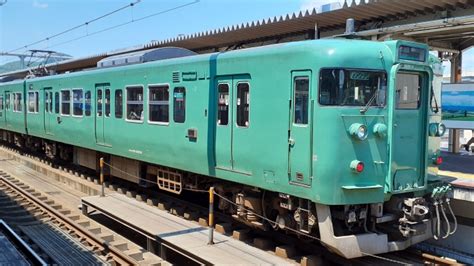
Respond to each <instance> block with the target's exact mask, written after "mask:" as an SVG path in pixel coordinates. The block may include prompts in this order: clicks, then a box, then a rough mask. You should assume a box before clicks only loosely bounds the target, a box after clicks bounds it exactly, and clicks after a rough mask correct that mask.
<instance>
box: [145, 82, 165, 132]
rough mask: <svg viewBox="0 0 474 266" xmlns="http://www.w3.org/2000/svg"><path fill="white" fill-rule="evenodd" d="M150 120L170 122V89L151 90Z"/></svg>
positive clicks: (155, 88) (155, 87)
mask: <svg viewBox="0 0 474 266" xmlns="http://www.w3.org/2000/svg"><path fill="white" fill-rule="evenodd" d="M148 95H149V98H148V99H149V101H148V103H149V120H150V122H163V123H168V122H169V88H168V86H167V85H165V86H153V87H150V88H149V94H148Z"/></svg>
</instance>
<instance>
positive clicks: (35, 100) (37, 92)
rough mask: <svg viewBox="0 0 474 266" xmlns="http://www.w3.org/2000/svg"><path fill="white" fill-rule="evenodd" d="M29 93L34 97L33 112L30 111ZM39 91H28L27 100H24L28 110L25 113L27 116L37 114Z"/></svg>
mask: <svg viewBox="0 0 474 266" xmlns="http://www.w3.org/2000/svg"><path fill="white" fill-rule="evenodd" d="M30 93H33V95H34V96H35V98H34V107H35V108H34V109H35V110H34V111H30ZM38 97H39V91H37V90H31V91H28V99H27V100H26V102H27V103H28V108H27V110H26V112H27V113H28V114H39V106H40V104H39V98H38Z"/></svg>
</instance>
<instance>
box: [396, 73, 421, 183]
mask: <svg viewBox="0 0 474 266" xmlns="http://www.w3.org/2000/svg"><path fill="white" fill-rule="evenodd" d="M396 77H397V78H396V84H395V103H394V104H395V108H394V114H393V139H392V145H393V147H392V175H393V183H392V185H393V190H400V189H405V188H407V186H409V187H412V186H423V185H424V178H423V176H424V173H423V170H422V169H423V161H424V159H423V158H425V156H424V152H423V151H424V149H422V148H419V149H407V148H406V147H424V146H425V144H424V143H425V137H424V135H425V126H426V125H425V124H424V119H425V118H426V117H425V112H426V110H424V107H423V106H425V104H423V103H422V101H423V99H425V98H426V96H424V95H425V94H426V93H427V90H426V89H425V90H424V89H423V88H424V87H426V85H427V81H426V78H425V77H426V75H423V74H422V73H417V72H398V73H397V75H396Z"/></svg>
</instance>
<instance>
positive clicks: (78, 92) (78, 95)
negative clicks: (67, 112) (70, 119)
mask: <svg viewBox="0 0 474 266" xmlns="http://www.w3.org/2000/svg"><path fill="white" fill-rule="evenodd" d="M72 99H73V102H72V109H73V111H72V114H73V115H75V116H82V115H83V113H84V109H83V108H82V106H83V105H84V97H83V92H82V89H75V90H72Z"/></svg>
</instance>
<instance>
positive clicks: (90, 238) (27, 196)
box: [0, 171, 137, 265]
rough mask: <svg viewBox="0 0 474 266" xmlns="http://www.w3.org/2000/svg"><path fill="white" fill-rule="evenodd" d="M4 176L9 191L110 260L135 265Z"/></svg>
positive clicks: (0, 177)
mask: <svg viewBox="0 0 474 266" xmlns="http://www.w3.org/2000/svg"><path fill="white" fill-rule="evenodd" d="M6 175H8V174H7V173H5V172H3V171H0V180H1V181H2V182H3V183H4V184H6V185H8V186H9V187H10V188H11V189H14V190H15V191H17V192H18V193H19V194H21V195H22V197H23V198H25V199H27V200H29V201H30V202H33V203H34V204H35V205H37V206H38V207H40V208H42V209H43V210H45V211H46V212H48V213H49V215H50V216H52V217H53V218H54V219H56V220H57V221H61V222H62V223H63V224H65V225H66V226H67V227H70V228H72V229H73V230H74V231H75V233H77V234H78V235H80V236H81V237H84V238H87V240H88V242H89V243H91V242H92V243H91V244H92V245H93V246H99V247H100V248H101V249H102V250H101V251H103V252H105V253H107V254H108V255H111V256H112V259H113V260H114V261H115V262H117V263H118V264H121V265H133V264H136V263H137V261H136V260H135V259H133V258H132V257H130V256H128V255H126V254H124V253H123V252H121V251H120V250H119V249H117V248H116V247H114V246H112V245H109V244H108V243H107V242H106V241H104V240H102V239H100V238H98V237H97V236H95V235H94V234H93V233H91V232H89V231H88V230H86V229H85V228H83V227H82V226H81V225H79V224H77V223H76V222H75V221H73V220H71V219H70V218H68V217H66V216H65V215H63V214H61V213H60V212H58V211H57V210H55V209H54V208H53V207H51V206H49V205H47V204H46V203H44V202H42V201H41V200H39V199H38V198H36V197H35V196H34V195H32V194H31V193H29V192H28V191H26V190H24V189H22V188H21V187H19V186H17V185H16V184H14V183H13V182H11V181H10V180H9V179H8V178H7V177H6Z"/></svg>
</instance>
